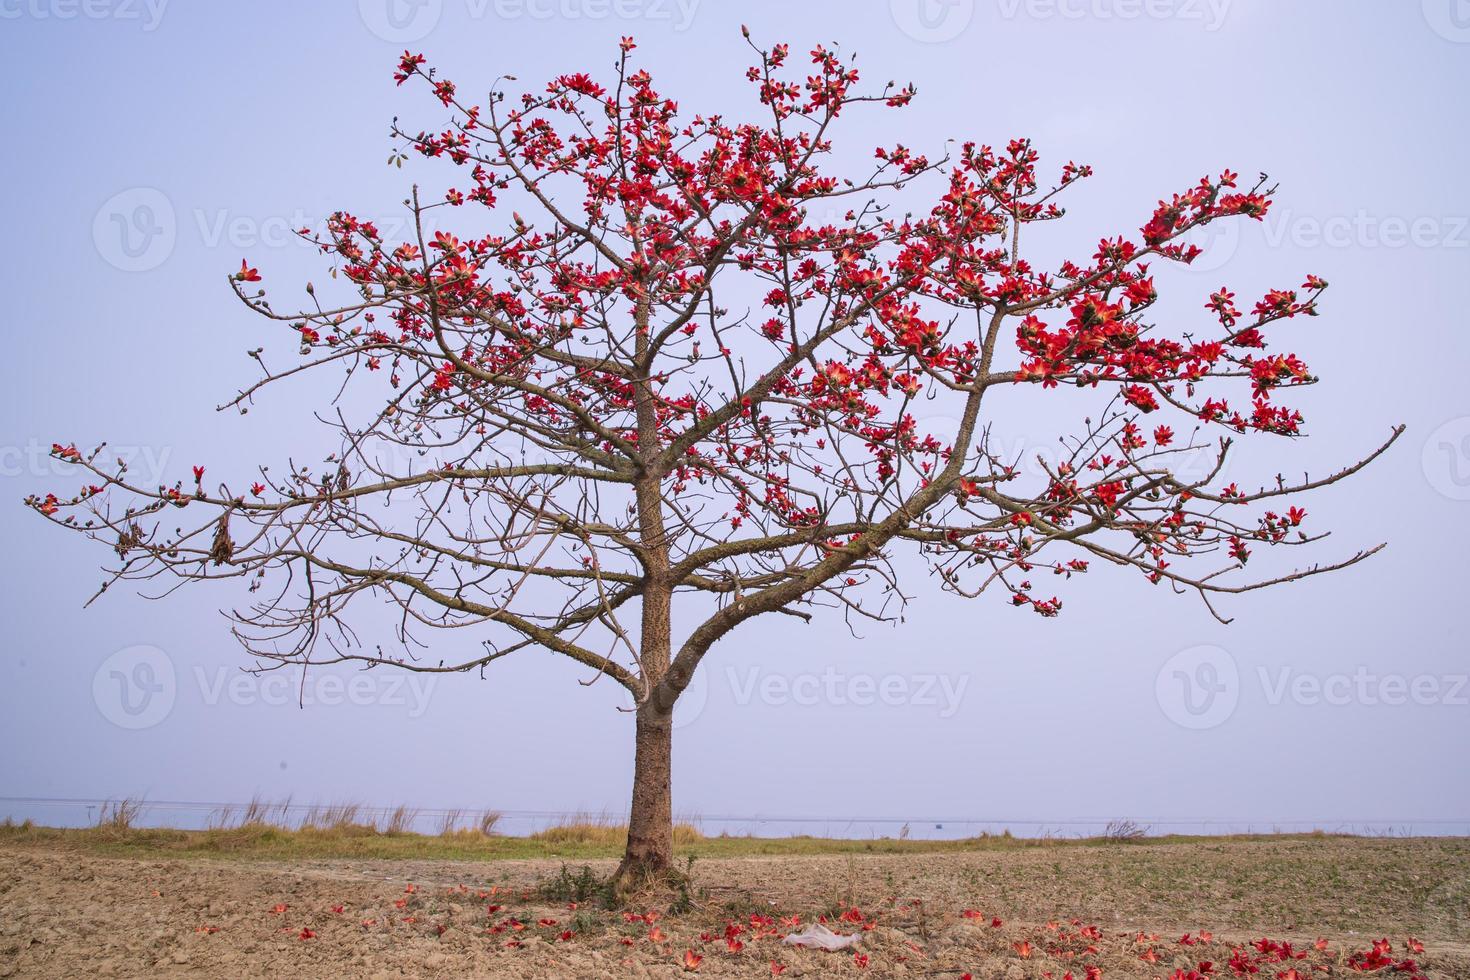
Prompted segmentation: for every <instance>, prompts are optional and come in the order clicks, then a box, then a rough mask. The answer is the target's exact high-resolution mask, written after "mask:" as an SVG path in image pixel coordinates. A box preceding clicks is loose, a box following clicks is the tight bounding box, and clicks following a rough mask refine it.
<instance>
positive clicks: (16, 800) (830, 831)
mask: <svg viewBox="0 0 1470 980" xmlns="http://www.w3.org/2000/svg"><path fill="white" fill-rule="evenodd" d="M106 802H107V801H104V800H88V799H40V798H20V797H0V818H5V817H8V818H9V819H11V820H14V821H15V822H17V823H19V822H21V821H24V820H34V821H35V822H36V823H38V824H43V825H45V826H51V827H84V826H87V825H89V824H92V823H95V822H96V821H97V818H98V815H99V813H100V812H101V810H102V808H103V807H104V805H105V804H106ZM243 809H244V804H238V803H237V804H221V803H208V802H189V801H178V800H157V801H155V800H149V801H145V802H144V804H143V810H142V813H141V814H140V816H139V818H138V821H137V824H138V825H139V826H143V827H177V828H179V829H182V830H198V829H202V828H205V827H208V826H211V825H213V824H217V823H219V822H220V821H221V820H226V821H228V820H230V819H231V817H232V815H237V814H238V813H239V812H240V811H242V810H243ZM311 809H312V807H311V806H310V805H306V804H294V805H292V806H291V807H290V808H289V810H288V811H287V814H286V819H285V821H284V822H286V823H288V824H292V823H297V822H300V821H301V820H302V819H303V818H305V817H306V816H308V815H309V813H310V811H311ZM392 810H393V808H392V807H365V808H363V809H362V811H361V817H360V819H361V820H362V821H363V822H364V823H367V822H375V823H378V824H383V823H385V822H386V821H387V819H388V817H389V815H390V814H391V813H392ZM453 812H454V811H453V810H450V809H445V808H426V809H421V810H419V811H418V812H417V814H416V816H415V818H414V821H413V824H412V829H414V830H418V831H421V832H425V833H437V832H438V831H439V830H440V829H441V828H442V825H443V821H444V819H445V817H446V816H447V815H449V814H450V813H453ZM459 812H460V813H461V814H462V821H463V823H465V824H467V825H468V824H473V823H474V822H475V821H476V819H477V817H478V813H479V810H477V809H472V808H464V809H463V810H461V811H459ZM623 819H624V818H623V815H622V813H621V812H618V811H606V812H601V813H591V814H589V813H587V812H585V811H582V812H566V811H552V810H540V811H538V810H506V811H501V816H500V820H499V822H498V823H497V824H496V825H495V830H496V832H497V833H501V834H507V835H511V836H524V835H527V834H532V833H535V832H536V831H538V830H544V829H545V828H547V827H551V826H555V825H557V824H561V823H567V822H570V821H575V820H594V821H600V822H605V823H621V822H622V821H623ZM676 819H678V820H680V821H681V822H688V823H692V824H694V825H695V826H696V827H698V828H699V829H700V831H702V832H703V833H704V834H706V835H708V836H712V837H713V836H718V835H721V834H729V835H731V836H739V837H743V836H751V837H794V836H810V837H833V838H842V839H847V840H879V839H882V838H885V837H886V838H908V839H912V840H959V839H963V838H967V837H979V836H981V835H983V834H990V835H992V836H993V835H999V834H1004V833H1006V832H1009V833H1011V834H1012V835H1013V836H1015V837H1023V838H1028V839H1040V838H1048V837H1053V838H1077V837H1095V836H1099V835H1101V834H1103V833H1104V832H1105V831H1106V829H1107V826H1108V824H1109V822H1110V821H1109V820H1108V819H1106V818H1087V819H1076V818H1074V819H1070V820H1037V819H1030V818H1025V819H1003V818H996V819H968V818H960V819H954V818H938V817H910V818H903V817H836V816H799V815H786V816H759V815H757V816H726V815H716V816H708V815H699V816H678V817H676ZM1128 819H1130V820H1131V821H1132V823H1134V824H1136V825H1137V826H1138V827H1140V828H1142V829H1143V830H1144V831H1145V832H1146V833H1147V834H1148V835H1149V836H1163V835H1167V834H1192V835H1206V836H1213V835H1226V834H1301V833H1310V832H1312V831H1318V830H1320V831H1325V832H1327V833H1338V834H1356V835H1360V836H1365V837H1463V836H1470V818H1462V819H1425V818H1413V817H1409V818H1403V819H1350V820H1344V819H1334V820H1327V819H1322V820H1259V819H1255V820H1253V819H1249V818H1239V819H1233V818H1218V819H1210V820H1187V819H1178V818H1160V819H1147V818H1139V817H1131V818H1128Z"/></svg>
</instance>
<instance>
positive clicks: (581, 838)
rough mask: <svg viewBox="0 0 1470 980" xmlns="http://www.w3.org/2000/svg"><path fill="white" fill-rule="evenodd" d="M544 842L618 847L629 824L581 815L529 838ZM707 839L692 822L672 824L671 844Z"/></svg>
mask: <svg viewBox="0 0 1470 980" xmlns="http://www.w3.org/2000/svg"><path fill="white" fill-rule="evenodd" d="M529 839H530V840H533V841H541V842H543V843H547V844H575V845H582V846H590V847H606V848H617V849H621V848H622V847H623V845H624V844H626V843H627V842H628V825H627V824H625V823H617V822H615V821H614V820H613V818H612V817H609V816H608V815H607V814H598V815H596V816H592V815H582V816H578V817H574V818H572V819H571V820H569V821H566V822H565V823H560V824H557V825H556V826H554V827H547V828H546V829H545V830H538V831H537V832H536V833H534V834H532V835H531V836H530V838H529ZM706 840H708V838H707V837H705V836H704V834H702V833H700V832H699V828H697V827H695V826H694V825H693V824H691V823H676V824H674V846H675V847H688V846H690V845H692V844H698V843H701V842H703V841H706Z"/></svg>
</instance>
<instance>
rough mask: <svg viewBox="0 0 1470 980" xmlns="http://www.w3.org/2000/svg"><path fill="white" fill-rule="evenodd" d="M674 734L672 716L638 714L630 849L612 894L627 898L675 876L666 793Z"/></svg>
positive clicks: (645, 708) (668, 795) (671, 820)
mask: <svg viewBox="0 0 1470 980" xmlns="http://www.w3.org/2000/svg"><path fill="white" fill-rule="evenodd" d="M673 733H674V724H673V718H672V716H671V715H669V714H667V713H664V714H660V713H658V712H656V711H654V710H652V708H651V706H650V705H646V704H645V705H644V706H643V707H642V708H640V709H639V711H638V716H637V733H636V737H637V745H636V749H635V751H634V754H633V805H632V809H631V812H630V813H629V815H628V845H627V848H626V849H625V850H624V852H623V861H622V863H621V864H619V865H618V870H617V872H616V873H615V874H614V875H613V887H614V890H615V891H618V892H626V891H629V890H634V889H638V888H642V887H644V886H646V885H650V884H657V883H660V882H663V881H667V880H669V877H670V875H671V874H672V872H673V861H674V812H673V795H672V793H671V791H670V790H671V787H670V777H671V775H672V768H673V766H672V762H673Z"/></svg>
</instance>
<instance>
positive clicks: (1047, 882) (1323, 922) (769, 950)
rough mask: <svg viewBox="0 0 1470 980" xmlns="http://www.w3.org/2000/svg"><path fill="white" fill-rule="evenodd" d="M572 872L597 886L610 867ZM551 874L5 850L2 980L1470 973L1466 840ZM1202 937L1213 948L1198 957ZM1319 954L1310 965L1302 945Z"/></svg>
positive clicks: (990, 854)
mask: <svg viewBox="0 0 1470 980" xmlns="http://www.w3.org/2000/svg"><path fill="white" fill-rule="evenodd" d="M592 865H593V870H594V871H596V872H598V873H601V874H606V873H608V872H609V871H611V870H612V868H613V866H614V865H613V862H610V861H597V862H592ZM579 867H580V865H578V868H579ZM560 870H561V865H560V864H559V863H555V862H544V861H538V862H529V861H499V862H479V863H472V862H443V861H359V860H333V861H326V860H323V861H311V862H303V863H298V864H292V865H286V864H282V863H278V862H270V861H261V860H253V859H248V858H230V859H221V858H207V857H185V858H178V857H166V858H165V857H157V858H155V857H152V856H142V857H140V856H137V855H136V854H125V855H118V854H109V853H102V852H99V851H98V850H97V849H95V848H76V847H60V846H54V847H48V846H38V845H35V844H24V845H21V844H6V845H3V846H0V977H22V976H24V977H71V976H103V977H122V976H145V975H147V976H152V975H158V974H162V975H176V976H185V975H187V976H211V977H242V976H288V977H292V978H305V977H340V976H353V977H358V976H362V977H400V976H459V977H465V976H475V977H487V976H488V977H608V978H611V977H623V976H635V977H639V976H652V977H671V976H675V975H684V974H685V973H686V972H687V971H686V969H685V966H684V958H685V953H686V951H692V954H693V955H695V956H699V957H702V959H701V960H699V961H698V965H697V968H696V969H695V970H694V975H696V976H704V975H713V976H763V977H768V976H771V975H772V967H771V963H772V961H775V962H776V963H777V964H778V965H781V966H785V967H786V969H785V972H784V973H782V974H781V975H782V976H785V977H814V976H864V975H866V976H873V977H889V976H914V977H918V976H936V977H951V978H956V980H957V978H959V977H960V976H962V975H963V974H965V973H970V974H971V975H972V976H973V977H975V978H1003V980H1023V978H1040V977H1046V976H1051V977H1053V978H1055V980H1062V978H1063V977H1064V976H1065V975H1066V974H1068V973H1069V972H1070V973H1071V975H1072V976H1073V977H1074V978H1075V980H1084V978H1086V977H1089V972H1088V971H1089V968H1096V969H1098V970H1100V971H1101V973H1100V974H1094V975H1100V976H1102V977H1104V978H1108V980H1112V978H1152V977H1160V978H1165V980H1167V978H1170V977H1171V976H1172V975H1173V974H1174V973H1175V971H1176V970H1180V971H1184V972H1183V973H1181V976H1188V975H1189V974H1188V971H1189V970H1195V969H1198V968H1199V964H1200V963H1201V962H1212V963H1213V964H1215V965H1214V968H1213V969H1214V972H1213V973H1212V974H1211V976H1212V977H1213V976H1218V977H1233V976H1235V974H1234V973H1232V972H1231V970H1230V969H1229V967H1228V964H1229V962H1230V960H1231V957H1232V955H1236V951H1237V950H1238V951H1239V955H1242V956H1246V957H1248V958H1250V959H1251V961H1252V962H1253V963H1254V964H1255V965H1256V966H1257V967H1258V968H1259V971H1260V972H1259V973H1257V974H1254V975H1255V976H1258V977H1263V978H1275V977H1278V976H1281V975H1286V976H1290V974H1288V973H1287V972H1286V971H1287V970H1289V969H1296V970H1297V971H1299V976H1301V977H1303V978H1305V977H1309V976H1365V975H1368V976H1371V975H1374V974H1373V973H1371V972H1370V973H1363V972H1358V971H1356V970H1354V969H1352V968H1351V966H1350V957H1351V956H1352V954H1354V953H1360V952H1366V951H1368V950H1369V949H1370V948H1371V945H1372V943H1373V941H1374V940H1379V939H1386V940H1388V946H1387V947H1386V948H1385V947H1380V948H1381V949H1386V952H1385V953H1384V955H1386V956H1387V957H1388V958H1389V959H1391V960H1392V961H1393V962H1394V963H1395V964H1399V965H1402V964H1403V963H1404V961H1405V960H1409V959H1412V960H1413V961H1414V962H1415V969H1417V971H1418V973H1419V974H1421V975H1423V976H1425V977H1432V978H1458V980H1463V978H1467V977H1470V841H1463V840H1422V839H1420V840H1357V839H1343V838H1323V839H1321V840H1302V839H1293V840H1283V841H1271V840H1251V841H1221V842H1219V843H1215V842H1203V843H1172V844H1148V843H1142V844H1125V845H1114V846H1097V847H1067V848H1062V847H1046V846H1038V847H1025V848H1023V847H1017V848H1015V849H1010V850H988V851H977V852H974V853H941V854H911V855H910V854H905V855H882V856H858V857H848V856H818V857H780V858H739V859H728V860H711V861H707V862H705V861H701V862H697V863H696V864H695V865H694V866H693V882H694V887H693V890H692V899H693V905H692V908H684V909H679V908H677V907H676V909H675V910H674V911H672V912H671V911H670V909H669V896H663V897H662V898H657V899H654V898H650V901H649V903H648V905H647V906H639V907H637V908H636V909H634V910H632V911H633V912H637V913H643V912H654V913H655V914H656V917H655V918H654V921H653V922H651V923H650V922H648V921H646V920H644V919H641V918H637V917H633V918H632V920H631V921H630V915H631V913H630V912H625V911H606V910H603V909H601V908H598V907H597V904H596V902H593V901H588V902H584V903H582V904H581V906H580V907H577V908H572V907H570V903H569V902H567V901H565V900H562V899H552V898H545V897H537V896H538V894H540V893H538V891H537V888H538V885H539V884H540V883H543V882H545V881H546V880H547V879H548V878H549V877H553V876H555V875H556V874H557V873H558V872H559V871H560ZM572 870H573V871H575V870H577V868H573V869H572ZM496 906H499V908H494V907H496ZM492 908H493V909H494V910H493V911H491V909H492ZM339 909H340V911H339ZM849 910H855V911H849ZM967 910H968V914H966V911H967ZM844 913H846V918H845V919H844V918H840V917H841V916H843V915H844ZM823 915H825V916H827V917H828V922H829V924H830V925H831V926H832V927H833V928H834V929H835V930H836V931H838V932H845V933H850V932H855V931H859V930H865V935H864V938H863V941H862V942H861V943H860V944H859V946H858V947H857V948H858V949H859V950H860V951H861V953H863V954H864V955H866V956H867V957H868V959H867V961H866V966H864V965H863V963H862V961H861V960H859V959H858V958H856V957H854V956H853V954H852V953H851V952H842V953H827V952H820V951H811V950H800V949H794V948H792V947H790V946H783V945H781V943H780V937H781V936H784V935H786V934H787V933H790V932H791V931H793V926H792V924H791V920H790V917H792V916H799V917H800V921H801V923H802V924H805V923H807V922H811V921H815V920H817V919H818V918H819V917H820V916H823ZM995 919H999V920H1001V921H1000V924H998V925H993V924H992V922H993V920H995ZM543 920H545V921H544V923H543ZM552 920H555V921H554V922H553V921H552ZM1088 927H1096V933H1094V932H1093V931H1092V930H1091V929H1089V928H1088ZM737 928H738V930H739V931H738V932H734V931H733V930H734V929H737ZM727 930H732V931H730V932H729V935H730V936H731V938H733V940H734V942H733V943H730V942H727V940H726V936H727ZM1201 930H1204V931H1206V932H1208V933H1211V934H1212V937H1211V938H1210V939H1209V940H1208V941H1205V942H1199V941H1198V937H1199V935H1200V933H1201ZM568 931H570V932H571V933H572V934H571V935H570V936H567V937H566V938H562V937H563V935H564V934H565V933H567V932H568ZM1186 932H1187V933H1190V934H1191V936H1190V941H1189V942H1188V943H1182V942H1181V941H1180V940H1181V938H1182V937H1183V936H1184V934H1185V933H1186ZM1140 934H1141V935H1140ZM1265 937H1269V938H1270V939H1271V940H1273V941H1275V942H1277V943H1281V942H1288V941H1289V942H1291V943H1292V950H1291V953H1290V954H1286V953H1284V952H1283V951H1282V950H1281V949H1280V948H1279V947H1274V946H1267V947H1264V951H1263V949H1262V948H1258V947H1257V946H1255V945H1251V944H1252V943H1253V942H1255V941H1257V940H1261V939H1263V938H1265ZM1319 938H1320V939H1325V940H1326V943H1325V947H1326V948H1325V949H1317V948H1315V945H1314V944H1315V943H1316V941H1317V940H1318V939H1319ZM1419 942H1422V944H1423V947H1424V948H1423V951H1422V952H1419V951H1417V944H1418V943H1419ZM736 944H738V949H737V948H736ZM1027 944H1029V947H1028V945H1027ZM1027 954H1029V955H1027ZM1297 954H1305V955H1304V958H1296V957H1297ZM1146 956H1153V957H1154V959H1153V961H1152V962H1150V961H1147V960H1145V959H1144V957H1146ZM691 962H693V961H692V960H691ZM1413 972H1414V971H1413V970H1410V969H1404V970H1401V971H1400V972H1392V971H1391V970H1390V969H1385V970H1384V971H1383V975H1384V976H1393V977H1410V976H1412V975H1413Z"/></svg>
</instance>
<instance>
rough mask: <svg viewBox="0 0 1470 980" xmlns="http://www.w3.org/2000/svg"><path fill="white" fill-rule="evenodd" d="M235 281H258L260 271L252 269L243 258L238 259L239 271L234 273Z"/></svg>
mask: <svg viewBox="0 0 1470 980" xmlns="http://www.w3.org/2000/svg"><path fill="white" fill-rule="evenodd" d="M235 281H236V282H260V273H259V272H258V271H257V270H255V269H252V268H251V267H250V265H249V264H248V263H247V262H246V261H245V260H244V259H241V260H240V271H239V272H237V273H235Z"/></svg>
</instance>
